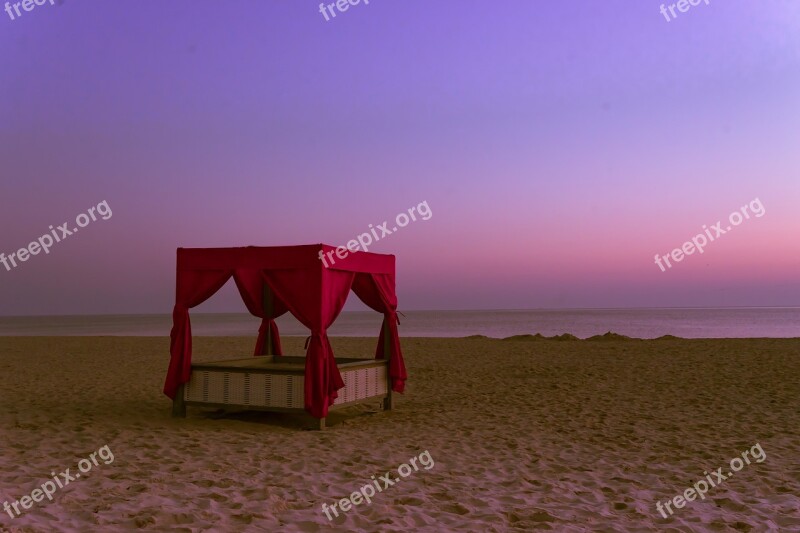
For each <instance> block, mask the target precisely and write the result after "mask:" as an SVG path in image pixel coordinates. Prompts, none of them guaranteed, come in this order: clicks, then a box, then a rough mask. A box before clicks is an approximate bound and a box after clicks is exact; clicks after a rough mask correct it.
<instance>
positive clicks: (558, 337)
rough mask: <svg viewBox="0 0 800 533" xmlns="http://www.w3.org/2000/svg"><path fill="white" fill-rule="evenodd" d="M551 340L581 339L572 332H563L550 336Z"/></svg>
mask: <svg viewBox="0 0 800 533" xmlns="http://www.w3.org/2000/svg"><path fill="white" fill-rule="evenodd" d="M549 338H550V339H551V340H554V341H579V340H580V339H579V338H578V337H576V336H575V335H572V334H571V333H562V334H561V335H555V336H553V337H549Z"/></svg>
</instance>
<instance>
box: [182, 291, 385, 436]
mask: <svg viewBox="0 0 800 533" xmlns="http://www.w3.org/2000/svg"><path fill="white" fill-rule="evenodd" d="M264 300H265V304H266V305H269V306H270V307H271V305H272V298H271V291H269V290H265V294H264ZM383 329H384V331H383V338H384V353H385V354H387V355H389V354H391V348H390V338H391V336H390V334H389V328H388V326H386V325H384V328H383ZM265 346H266V347H267V350H269V349H270V347H271V346H272V339H271V338H270V333H269V330H267V338H266V343H265ZM389 357H391V356H390V355H389ZM305 360H306V358H305V357H297V356H287V355H264V356H256V357H248V358H246V359H228V360H225V361H213V362H208V363H195V364H192V372H191V377H190V378H189V382H188V383H185V384H183V385H181V386H180V387H179V388H178V392H177V394H176V396H175V399H174V400H173V401H172V416H174V417H186V406H197V407H215V408H222V409H247V410H258V411H276V412H290V413H298V414H301V413H302V414H305V413H306V411H305V405H304V404H305V402H304V394H305V393H304V391H305ZM336 366H337V367H338V368H339V372H340V373H341V375H342V380H343V381H344V388H342V389H339V391H338V392H339V396H338V397H337V398H336V400H335V401H334V403H333V405H331V406H330V408H329V410H330V411H332V410H335V409H341V408H343V407H349V406H351V405H356V404H359V403H367V402H376V401H382V405H383V409H384V411H389V410H391V409H392V408H393V407H394V403H393V398H392V386H391V380H390V378H389V359H388V358H387V359H352V358H338V357H337V358H336ZM308 418H310V419H312V420H313V421H314V422H313V425H314V428H315V429H320V430H322V429H325V419H324V418H319V419H317V418H313V417H311V416H310V415H309V416H308Z"/></svg>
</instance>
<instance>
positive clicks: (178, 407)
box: [172, 385, 186, 418]
mask: <svg viewBox="0 0 800 533" xmlns="http://www.w3.org/2000/svg"><path fill="white" fill-rule="evenodd" d="M183 388H184V385H181V386H180V387H178V392H177V393H176V394H175V399H174V400H172V417H173V418H186V403H184V399H183Z"/></svg>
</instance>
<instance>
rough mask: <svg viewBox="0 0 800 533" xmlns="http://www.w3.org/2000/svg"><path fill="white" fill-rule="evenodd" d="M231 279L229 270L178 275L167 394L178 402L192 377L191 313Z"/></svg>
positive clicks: (191, 271) (165, 384) (188, 272)
mask: <svg viewBox="0 0 800 533" xmlns="http://www.w3.org/2000/svg"><path fill="white" fill-rule="evenodd" d="M230 277H231V272H230V271H229V270H186V271H178V281H177V288H176V291H175V293H176V294H175V308H174V309H173V310H172V324H173V325H172V332H171V333H170V339H171V343H170V354H171V356H172V357H171V359H170V362H169V370H167V380H166V383H164V394H166V395H167V396H169V397H170V398H172V399H175V394H176V393H177V392H178V387H179V386H180V385H182V384H183V383H186V382H187V381H189V377H190V376H191V373H192V324H191V321H190V320H189V309H191V308H192V307H196V306H198V305H200V304H201V303H203V302H205V301H206V300H208V299H209V298H210V297H211V296H212V295H213V294H214V293H215V292H217V291H218V290H219V289H220V288H222V286H223V285H225V282H226V281H228V279H229V278H230Z"/></svg>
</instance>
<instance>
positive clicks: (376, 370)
mask: <svg viewBox="0 0 800 533" xmlns="http://www.w3.org/2000/svg"><path fill="white" fill-rule="evenodd" d="M341 374H342V380H343V381H344V388H343V389H339V397H338V398H336V400H335V401H334V402H333V405H337V404H340V403H347V402H354V401H356V400H363V399H364V398H371V397H373V396H378V395H380V394H386V392H387V391H388V390H389V387H388V383H387V380H386V378H387V373H386V367H385V366H373V367H371V368H360V369H358V370H345V371H343V372H341Z"/></svg>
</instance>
